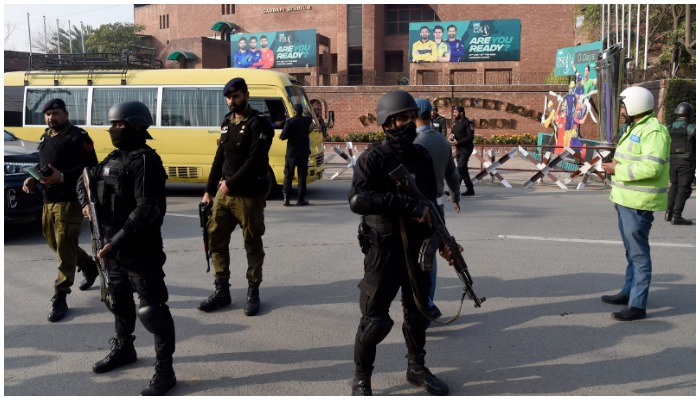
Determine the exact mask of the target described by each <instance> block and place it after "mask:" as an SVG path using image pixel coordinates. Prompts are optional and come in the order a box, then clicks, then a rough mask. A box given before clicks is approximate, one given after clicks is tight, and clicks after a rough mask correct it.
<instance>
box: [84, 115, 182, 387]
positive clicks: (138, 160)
mask: <svg viewBox="0 0 700 400" xmlns="http://www.w3.org/2000/svg"><path fill="white" fill-rule="evenodd" d="M108 120H109V121H110V122H111V124H112V126H111V128H110V129H109V135H110V137H111V139H112V144H113V145H114V147H116V148H117V150H115V151H113V152H111V153H110V154H109V155H108V156H107V158H105V159H104V160H103V161H102V162H101V163H99V164H98V165H97V166H96V167H94V168H92V169H91V170H90V171H89V173H90V175H91V177H92V180H93V181H94V182H95V185H94V187H95V188H96V198H97V205H98V207H99V208H98V210H99V216H100V217H101V218H102V221H101V223H102V225H103V228H104V232H105V238H106V240H107V242H106V244H105V245H104V247H103V248H102V249H100V251H99V252H98V253H97V255H98V257H100V258H103V259H105V258H106V259H107V260H108V261H107V263H106V264H107V265H108V266H107V268H106V269H107V270H108V272H107V273H108V274H109V278H110V280H111V285H110V287H109V288H108V298H107V299H106V301H105V303H106V305H107V308H108V309H109V310H110V311H111V312H112V313H113V314H114V321H115V330H116V333H117V336H116V337H115V338H113V339H112V340H110V343H111V344H112V350H111V351H110V353H109V354H108V355H107V356H106V357H105V358H104V359H103V360H101V361H98V362H97V363H95V364H94V365H93V366H92V370H93V372H95V373H97V374H101V373H104V372H107V371H111V370H113V369H114V368H117V367H120V366H122V365H126V364H130V363H133V362H135V361H136V350H135V349H134V339H135V337H134V336H133V335H132V334H133V332H134V329H135V325H136V317H138V319H139V320H140V321H141V323H142V324H143V326H144V327H145V328H146V330H148V331H149V332H151V333H152V334H153V335H154V339H155V352H156V364H155V374H154V375H153V378H152V379H151V382H150V384H149V386H148V387H146V389H144V390H143V391H142V392H141V395H162V394H164V393H166V392H167V391H168V390H170V389H171V388H172V387H174V386H175V384H176V379H175V372H174V371H173V359H172V356H173V353H174V352H175V325H174V323H173V318H172V315H171V314H170V309H169V307H168V305H167V304H166V302H167V301H168V289H167V287H166V286H165V281H164V277H165V273H164V272H163V265H164V264H165V253H164V252H163V238H162V236H161V226H162V225H163V217H164V216H165V209H166V202H165V181H166V179H167V175H166V173H165V169H164V168H163V163H162V161H161V159H160V157H159V156H158V154H156V152H155V150H153V149H152V148H151V147H149V146H148V145H146V139H152V137H151V135H150V134H149V133H148V131H147V130H146V129H147V128H148V127H149V126H150V125H152V124H153V118H152V116H151V112H150V110H149V109H148V107H147V106H146V105H145V104H143V103H141V102H137V101H129V102H124V103H118V104H115V105H114V106H112V108H111V109H110V110H109V113H108ZM77 190H78V197H79V200H80V204H81V205H82V206H83V214H84V215H85V216H86V217H88V218H89V217H90V210H89V206H88V198H87V196H86V191H85V186H84V182H83V180H82V179H81V180H79V181H78V185H77ZM134 292H136V293H137V294H138V296H139V301H140V304H139V308H138V311H136V308H135V303H134V297H133V294H134Z"/></svg>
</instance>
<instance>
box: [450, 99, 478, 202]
mask: <svg viewBox="0 0 700 400" xmlns="http://www.w3.org/2000/svg"><path fill="white" fill-rule="evenodd" d="M452 118H453V121H454V123H453V124H452V140H450V143H451V144H452V145H453V146H455V148H456V149H457V157H456V158H457V170H458V171H459V177H460V179H462V180H464V185H465V186H466V187H467V190H466V191H465V192H464V193H462V196H474V194H475V192H474V184H473V183H472V179H471V178H470V177H469V157H470V156H471V155H472V151H474V124H473V123H472V121H471V120H470V119H469V118H467V117H466V116H465V115H464V107H462V106H457V107H455V108H454V109H453V111H452Z"/></svg>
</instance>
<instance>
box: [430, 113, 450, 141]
mask: <svg viewBox="0 0 700 400" xmlns="http://www.w3.org/2000/svg"><path fill="white" fill-rule="evenodd" d="M430 117H431V118H430V123H431V124H432V125H433V129H435V130H436V131H438V132H440V133H441V134H442V136H444V137H445V138H447V120H446V119H445V117H443V116H442V115H440V113H438V107H437V106H433V109H432V111H431V113H430Z"/></svg>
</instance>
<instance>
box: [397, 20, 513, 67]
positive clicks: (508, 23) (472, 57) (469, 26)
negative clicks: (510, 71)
mask: <svg viewBox="0 0 700 400" xmlns="http://www.w3.org/2000/svg"><path fill="white" fill-rule="evenodd" d="M408 43H409V49H408V54H409V56H408V60H409V62H472V61H520V20H519V19H502V20H473V21H470V20H466V21H440V22H435V21H430V22H411V23H409V25H408Z"/></svg>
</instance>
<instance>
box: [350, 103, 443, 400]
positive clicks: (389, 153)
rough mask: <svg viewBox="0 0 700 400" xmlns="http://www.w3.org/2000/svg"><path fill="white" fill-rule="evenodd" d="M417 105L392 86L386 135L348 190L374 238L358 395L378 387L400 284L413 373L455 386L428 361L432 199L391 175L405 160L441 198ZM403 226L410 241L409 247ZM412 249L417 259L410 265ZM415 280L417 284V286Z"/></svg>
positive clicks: (359, 347)
mask: <svg viewBox="0 0 700 400" xmlns="http://www.w3.org/2000/svg"><path fill="white" fill-rule="evenodd" d="M417 110H418V106H417V105H416V102H415V100H414V99H413V97H412V96H411V95H410V94H408V93H406V92H404V91H401V90H397V91H392V92H389V93H386V94H384V95H383V96H382V97H381V98H380V99H379V102H378V103H377V110H376V111H377V124H379V125H380V126H381V127H382V129H383V130H384V133H385V134H386V140H384V141H383V142H382V143H381V144H379V145H377V146H374V147H370V149H369V150H368V151H365V152H363V153H362V154H361V155H360V157H359V159H358V160H357V163H356V165H355V167H354V172H353V179H352V188H351V189H350V192H349V193H348V200H349V203H350V209H351V210H352V212H354V213H356V214H360V215H362V216H363V217H362V219H363V225H362V226H363V227H367V228H368V231H369V233H368V241H369V245H368V243H364V244H363V242H361V245H362V247H363V249H365V250H363V251H367V253H366V254H365V259H364V264H365V267H364V270H365V274H364V278H363V279H362V281H360V283H359V285H358V287H359V289H360V301H359V303H360V311H361V313H362V318H361V319H360V323H359V326H358V329H357V334H356V336H355V353H354V354H355V355H354V360H355V377H354V380H353V384H352V394H353V395H371V394H372V385H371V376H372V370H373V369H374V359H375V355H376V351H377V345H378V344H379V343H380V342H381V341H382V340H384V338H386V336H387V335H388V334H389V332H390V331H391V328H392V326H393V324H394V321H392V319H391V318H390V317H389V306H390V305H391V302H392V300H393V299H394V297H396V292H397V291H398V290H399V288H401V300H402V304H403V314H404V322H403V326H402V331H403V335H404V338H405V341H406V347H407V348H408V354H407V358H408V369H407V371H406V379H407V380H408V382H409V383H411V384H413V385H417V386H421V387H423V388H425V389H426V390H427V391H428V392H429V393H431V394H443V395H445V394H448V392H449V388H448V386H447V385H446V384H445V382H443V381H442V380H440V379H439V378H437V377H436V376H434V375H433V374H432V373H431V372H430V370H428V368H426V367H425V331H426V329H427V328H428V325H429V324H430V320H429V319H428V318H426V316H424V315H423V313H422V312H421V311H420V309H419V307H418V305H417V304H416V299H418V300H417V301H419V302H420V303H421V304H422V305H427V297H428V291H429V289H430V282H431V281H430V272H426V271H422V270H421V269H420V267H418V266H417V264H418V249H419V248H420V245H421V243H422V241H423V239H424V238H425V237H426V236H427V235H428V233H429V224H430V214H429V212H428V207H427V205H426V204H425V203H422V202H421V201H418V200H415V199H413V198H410V197H408V196H407V195H405V194H403V193H399V190H398V188H397V185H396V182H394V181H393V180H392V179H391V177H390V176H389V172H391V171H393V170H394V169H395V168H396V167H398V166H399V165H401V164H404V165H405V166H406V168H408V170H409V171H410V172H411V173H412V174H415V180H416V184H417V186H418V187H419V188H420V190H421V191H422V192H423V194H424V195H425V196H426V198H428V199H435V198H436V194H437V193H436V187H437V185H436V183H435V174H434V173H433V164H432V161H431V159H430V155H429V153H428V152H427V151H426V150H425V149H424V148H422V147H420V146H417V145H414V144H413V141H414V139H415V138H416V124H415V119H416V112H417ZM402 226H404V227H405V229H404V231H403V233H405V234H406V237H407V242H408V243H407V245H408V246H406V247H404V243H403V239H402ZM363 231H364V229H363ZM367 245H368V246H367ZM367 247H369V249H367ZM407 257H408V259H409V260H412V261H413V262H412V263H410V264H411V265H410V266H409V265H407V261H406V260H407ZM409 268H411V271H410V273H409ZM410 276H413V277H414V278H410ZM412 283H413V284H415V287H416V288H417V292H416V293H414V290H413V289H412V287H413V285H412Z"/></svg>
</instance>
